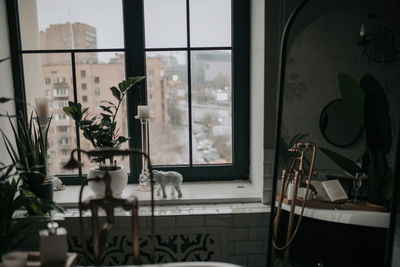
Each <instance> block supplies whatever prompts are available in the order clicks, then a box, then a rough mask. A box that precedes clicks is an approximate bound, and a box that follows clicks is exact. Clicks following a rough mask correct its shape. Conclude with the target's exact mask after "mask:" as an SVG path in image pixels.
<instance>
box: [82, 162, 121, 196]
mask: <svg viewBox="0 0 400 267" xmlns="http://www.w3.org/2000/svg"><path fill="white" fill-rule="evenodd" d="M108 173H109V174H110V176H111V190H112V193H113V196H121V194H122V191H124V189H125V187H126V185H127V184H128V173H127V172H126V170H125V168H124V167H123V166H118V169H117V170H115V171H109V172H108ZM104 174H105V171H101V170H99V168H98V167H96V168H91V169H90V170H89V173H88V178H89V179H90V178H95V177H104ZM88 185H89V188H90V189H91V190H92V192H93V193H94V194H95V195H97V196H104V195H105V190H106V184H105V182H104V181H98V182H96V181H89V182H88Z"/></svg>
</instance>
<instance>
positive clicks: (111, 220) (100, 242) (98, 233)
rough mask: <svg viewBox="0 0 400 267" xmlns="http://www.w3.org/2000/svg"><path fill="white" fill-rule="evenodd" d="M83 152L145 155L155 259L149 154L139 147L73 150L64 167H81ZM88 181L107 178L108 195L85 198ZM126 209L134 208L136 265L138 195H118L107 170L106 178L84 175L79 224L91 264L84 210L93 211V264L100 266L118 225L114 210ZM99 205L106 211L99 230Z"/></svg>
mask: <svg viewBox="0 0 400 267" xmlns="http://www.w3.org/2000/svg"><path fill="white" fill-rule="evenodd" d="M75 152H80V153H84V154H86V155H88V156H89V157H99V156H101V157H110V156H111V157H112V156H129V155H143V156H144V157H145V159H146V160H147V163H148V169H149V171H150V185H151V191H150V193H151V261H152V262H154V260H155V221H154V179H153V172H152V165H151V162H150V158H149V156H148V155H147V154H146V153H143V152H141V151H139V150H134V149H126V150H118V149H102V150H91V151H85V150H82V149H79V148H77V149H74V150H72V152H71V158H70V160H69V161H68V163H67V164H66V165H65V166H64V168H67V169H74V168H78V167H80V166H82V164H81V163H80V162H78V161H77V160H76V159H75V158H74V153H75ZM88 181H104V183H105V184H106V186H105V196H104V197H103V198H88V199H86V200H84V201H83V200H82V193H83V189H84V187H85V186H86V184H87V182H88ZM118 207H120V208H123V209H124V210H126V211H131V224H132V251H133V261H134V264H139V263H140V252H139V230H138V229H139V227H138V221H139V220H138V217H139V215H138V209H139V203H138V199H137V197H136V196H131V197H129V198H127V199H124V198H115V197H114V196H113V194H112V190H111V177H110V174H109V172H108V170H106V172H105V174H104V177H95V178H90V179H88V178H84V179H83V180H82V185H81V188H80V192H79V224H80V233H81V240H82V246H83V249H84V251H85V261H86V264H88V255H87V253H88V249H87V245H86V236H85V231H84V227H83V216H82V214H83V211H86V210H90V211H91V213H92V218H91V224H92V232H93V252H92V253H93V256H94V264H95V265H101V254H102V252H103V251H104V249H105V248H106V243H107V237H108V234H109V233H110V232H111V230H112V229H113V228H114V225H115V216H114V209H115V208H118ZM99 208H102V209H104V210H105V212H106V222H105V223H104V224H103V226H102V227H101V229H99V222H98V212H99Z"/></svg>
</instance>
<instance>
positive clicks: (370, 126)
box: [360, 74, 392, 154]
mask: <svg viewBox="0 0 400 267" xmlns="http://www.w3.org/2000/svg"><path fill="white" fill-rule="evenodd" d="M360 85H361V87H362V88H363V89H364V91H365V93H366V95H365V105H364V116H365V119H364V125H365V132H366V134H367V145H368V149H369V150H371V152H377V151H380V150H381V151H383V152H385V153H386V154H387V153H389V151H390V148H391V146H392V129H391V123H390V116H389V106H388V103H387V99H386V95H385V92H384V91H383V88H382V86H381V85H380V84H379V82H378V81H377V80H376V79H375V78H374V77H373V76H372V75H370V74H366V75H365V76H364V77H363V78H362V79H361V82H360Z"/></svg>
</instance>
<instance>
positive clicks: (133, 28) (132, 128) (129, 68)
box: [122, 0, 146, 182]
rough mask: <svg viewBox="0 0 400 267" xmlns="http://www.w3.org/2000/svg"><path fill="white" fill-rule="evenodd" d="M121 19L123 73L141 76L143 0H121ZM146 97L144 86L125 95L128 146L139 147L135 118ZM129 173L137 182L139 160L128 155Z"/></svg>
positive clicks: (143, 68) (143, 67) (131, 179)
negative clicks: (123, 47)
mask: <svg viewBox="0 0 400 267" xmlns="http://www.w3.org/2000/svg"><path fill="white" fill-rule="evenodd" d="M122 5H123V21H124V40H125V74H126V77H130V76H143V75H145V73H146V72H145V71H146V58H145V49H144V14H143V13H144V12H143V0H139V1H130V0H123V1H122ZM145 99H146V86H141V87H140V88H139V90H130V91H129V92H128V95H127V109H128V133H129V136H130V137H132V139H130V140H129V147H131V148H141V138H140V132H141V131H140V122H139V120H135V118H134V114H136V112H137V111H136V108H137V105H140V104H144V103H143V102H141V101H140V100H142V101H145ZM130 169H131V175H130V179H129V182H138V179H137V177H139V174H140V172H141V169H142V166H141V160H140V159H139V158H138V157H130Z"/></svg>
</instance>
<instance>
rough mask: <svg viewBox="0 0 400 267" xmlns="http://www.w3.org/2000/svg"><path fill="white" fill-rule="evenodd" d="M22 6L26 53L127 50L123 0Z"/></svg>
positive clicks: (27, 0) (25, 2)
mask: <svg viewBox="0 0 400 267" xmlns="http://www.w3.org/2000/svg"><path fill="white" fill-rule="evenodd" d="M18 6H19V14H20V16H19V17H20V27H21V41H22V48H23V49H25V50H27V49H42V50H43V49H71V48H75V49H85V48H92V49H93V48H122V47H124V38H123V21H122V3H121V1H120V0H58V1H54V0H36V1H34V0H19V1H18ZM88 56H89V57H90V55H88Z"/></svg>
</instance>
